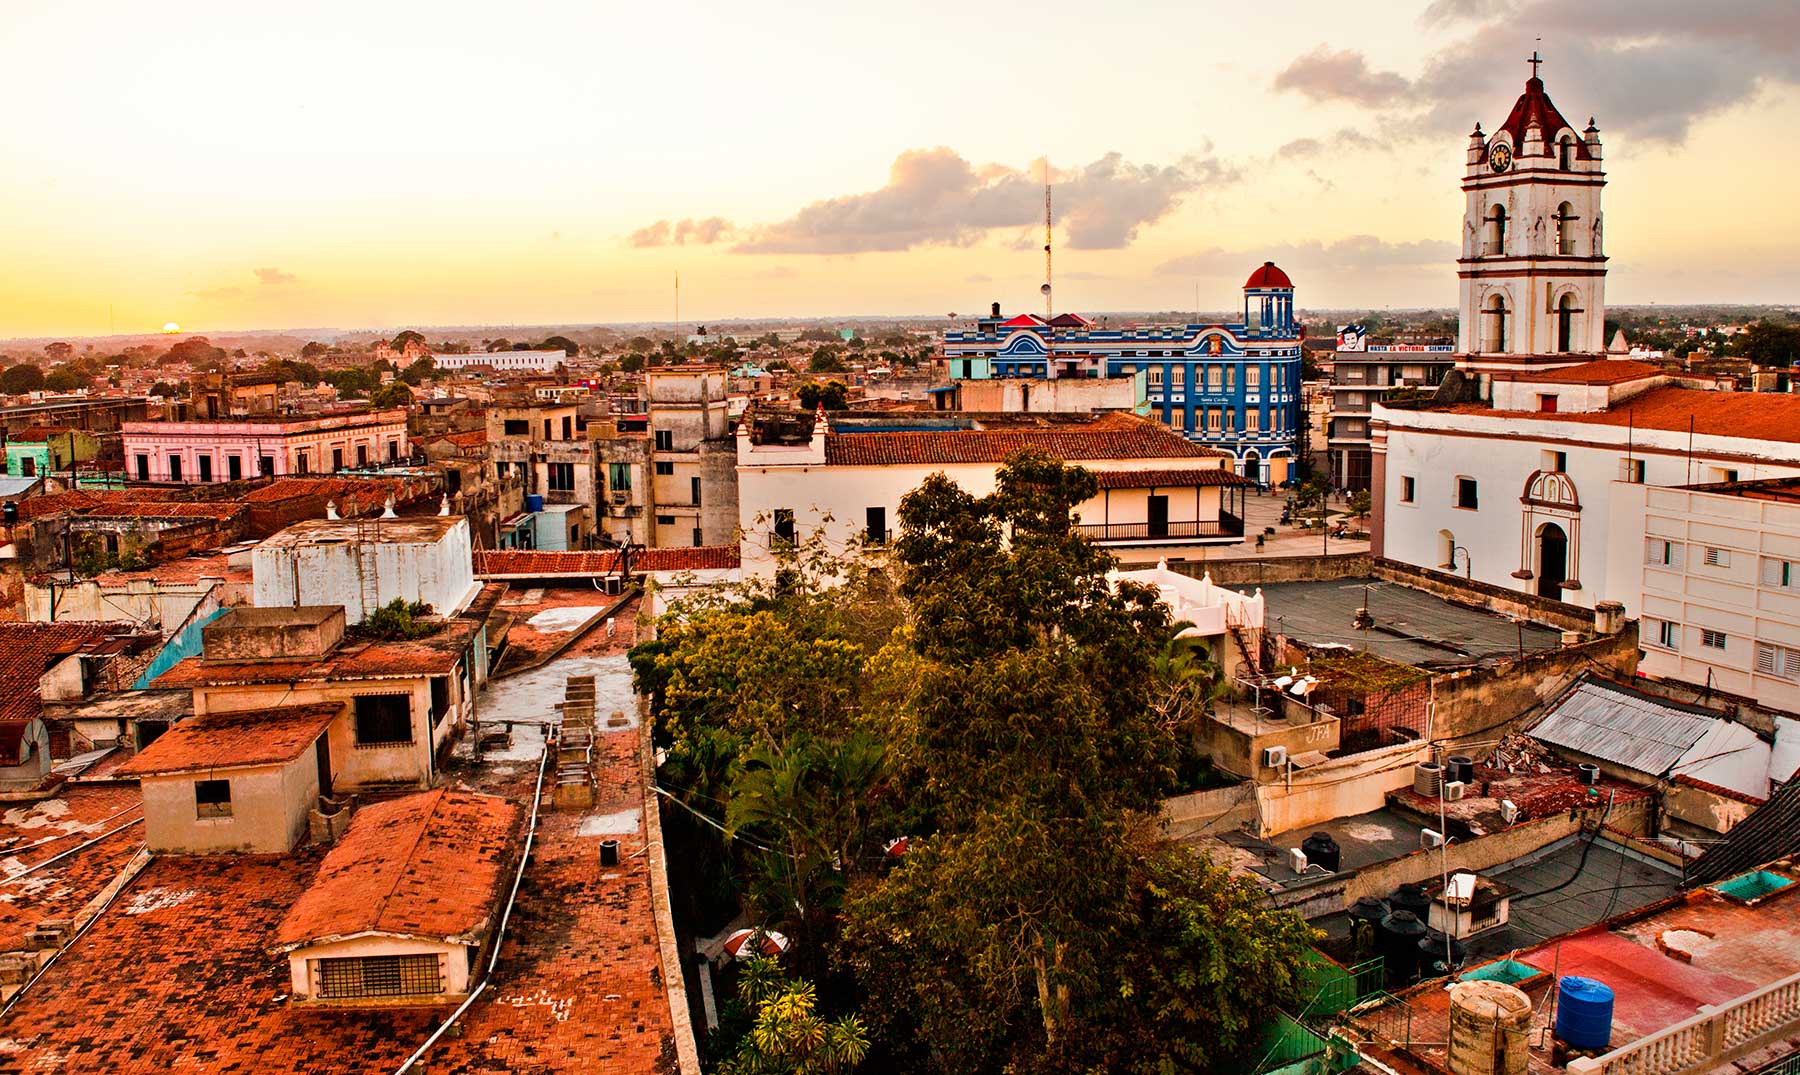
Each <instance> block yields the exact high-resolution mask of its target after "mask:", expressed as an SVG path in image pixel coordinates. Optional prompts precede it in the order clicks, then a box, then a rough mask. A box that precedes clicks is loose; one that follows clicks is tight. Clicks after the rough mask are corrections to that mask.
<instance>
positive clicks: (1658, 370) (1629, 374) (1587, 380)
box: [1508, 358, 1668, 385]
mask: <svg viewBox="0 0 1800 1075" xmlns="http://www.w3.org/2000/svg"><path fill="white" fill-rule="evenodd" d="M1666 373H1668V371H1667V370H1665V369H1663V368H1662V367H1661V366H1652V365H1651V364H1650V363H1648V362H1637V361H1634V360H1632V359H1628V358H1599V359H1595V360H1594V361H1592V362H1583V363H1581V364H1580V365H1576V366H1564V367H1562V368H1561V369H1554V370H1545V371H1543V372H1542V373H1519V374H1515V375H1513V376H1512V377H1509V378H1508V380H1514V381H1525V382H1528V383H1531V384H1595V385H1599V384H1624V383H1625V382H1627V381H1641V380H1643V379H1644V378H1646V377H1661V376H1663V375H1664V374H1666Z"/></svg>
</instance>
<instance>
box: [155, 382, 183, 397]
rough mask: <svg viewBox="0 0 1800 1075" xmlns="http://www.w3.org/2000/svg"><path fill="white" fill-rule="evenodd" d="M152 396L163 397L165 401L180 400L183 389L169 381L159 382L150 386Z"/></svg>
mask: <svg viewBox="0 0 1800 1075" xmlns="http://www.w3.org/2000/svg"><path fill="white" fill-rule="evenodd" d="M150 394H151V395H153V396H161V397H163V398H164V399H178V398H180V396H181V389H179V388H176V387H175V386H174V385H172V384H170V383H169V382H167V381H158V382H156V383H155V384H153V385H151V386H150Z"/></svg>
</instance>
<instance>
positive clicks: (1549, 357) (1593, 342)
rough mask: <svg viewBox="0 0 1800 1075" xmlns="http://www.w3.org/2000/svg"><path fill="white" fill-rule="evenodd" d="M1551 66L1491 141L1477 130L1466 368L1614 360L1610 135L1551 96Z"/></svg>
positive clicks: (1465, 304) (1463, 288) (1465, 248)
mask: <svg viewBox="0 0 1800 1075" xmlns="http://www.w3.org/2000/svg"><path fill="white" fill-rule="evenodd" d="M1541 62H1543V61H1541V60H1540V59H1539V58H1538V56H1537V54H1536V53H1535V52H1534V53H1532V56H1531V79H1530V81H1528V82H1526V83H1525V92H1524V93H1523V94H1522V95H1520V97H1519V100H1518V102H1517V103H1515V104H1514V105H1513V108H1512V112H1511V113H1510V114H1509V115H1508V116H1507V117H1506V120H1505V121H1504V122H1503V123H1501V124H1500V126H1499V127H1497V128H1495V130H1494V133H1493V134H1491V135H1483V134H1482V133H1481V125H1480V124H1476V126H1475V132H1474V133H1473V134H1471V135H1470V136H1469V155H1468V162H1467V168H1466V170H1465V171H1464V173H1463V185H1462V186H1463V193H1464V195H1465V198H1466V200H1467V205H1466V207H1465V208H1464V210H1463V237H1462V257H1461V259H1459V261H1458V263H1457V268H1458V272H1457V276H1458V277H1459V278H1460V279H1459V292H1460V298H1461V307H1462V309H1461V315H1462V316H1461V329H1460V332H1459V334H1458V337H1457V352H1458V354H1459V359H1458V361H1459V364H1460V365H1462V366H1463V367H1464V368H1465V369H1469V370H1490V371H1491V370H1506V369H1514V370H1529V369H1545V368H1554V367H1557V366H1567V365H1573V364H1575V363H1578V362H1587V361H1591V360H1593V359H1596V358H1601V357H1604V352H1605V348H1606V335H1605V333H1606V251H1605V245H1604V240H1603V236H1602V227H1601V215H1600V190H1601V188H1602V187H1604V186H1605V185H1606V176H1605V173H1604V172H1603V171H1601V164H1600V131H1599V129H1598V128H1597V127H1595V126H1594V121H1593V120H1591V119H1590V120H1588V125H1587V129H1586V130H1583V131H1577V130H1576V129H1575V128H1574V126H1573V125H1572V124H1570V123H1569V121H1568V120H1566V119H1564V118H1563V116H1562V113H1560V112H1558V111H1557V110H1556V106H1555V105H1554V104H1551V103H1550V98H1549V97H1548V96H1546V95H1545V93H1544V82H1543V80H1542V79H1540V78H1538V77H1537V68H1538V64H1540V63H1541Z"/></svg>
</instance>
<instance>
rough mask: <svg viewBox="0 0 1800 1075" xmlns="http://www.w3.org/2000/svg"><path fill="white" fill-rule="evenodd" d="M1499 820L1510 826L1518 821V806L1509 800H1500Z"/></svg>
mask: <svg viewBox="0 0 1800 1075" xmlns="http://www.w3.org/2000/svg"><path fill="white" fill-rule="evenodd" d="M1500 820H1501V821H1504V822H1506V823H1507V824H1508V825H1511V824H1512V823H1513V822H1515V821H1517V820H1519V804H1518V803H1516V802H1513V801H1512V800H1511V799H1501V800H1500Z"/></svg>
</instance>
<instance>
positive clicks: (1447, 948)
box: [1419, 930, 1468, 978]
mask: <svg viewBox="0 0 1800 1075" xmlns="http://www.w3.org/2000/svg"><path fill="white" fill-rule="evenodd" d="M1467 954H1468V953H1467V952H1466V950H1465V949H1464V948H1463V946H1462V942H1461V941H1459V940H1457V939H1456V938H1454V937H1445V936H1444V935H1443V934H1442V933H1439V932H1438V931H1437V930H1432V931H1431V932H1429V933H1427V934H1425V936H1423V937H1420V938H1419V976H1420V977H1421V978H1442V977H1443V976H1444V975H1446V974H1454V973H1455V972H1456V968H1458V967H1460V966H1462V965H1463V960H1464V959H1465V958H1466V957H1467Z"/></svg>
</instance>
